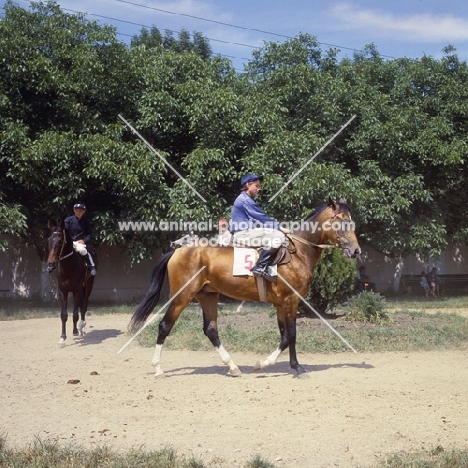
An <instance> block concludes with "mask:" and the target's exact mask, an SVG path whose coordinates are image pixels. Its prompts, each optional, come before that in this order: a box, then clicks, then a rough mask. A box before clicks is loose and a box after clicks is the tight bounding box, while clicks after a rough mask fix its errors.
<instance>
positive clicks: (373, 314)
mask: <svg viewBox="0 0 468 468" xmlns="http://www.w3.org/2000/svg"><path fill="white" fill-rule="evenodd" d="M345 318H346V320H351V321H356V322H372V323H383V322H389V321H390V313H389V311H388V309H387V302H386V300H385V298H384V297H383V296H381V295H380V294H378V293H373V292H372V291H363V292H362V293H361V294H358V295H357V296H354V297H352V298H351V299H350V300H349V301H348V306H347V308H346V312H345Z"/></svg>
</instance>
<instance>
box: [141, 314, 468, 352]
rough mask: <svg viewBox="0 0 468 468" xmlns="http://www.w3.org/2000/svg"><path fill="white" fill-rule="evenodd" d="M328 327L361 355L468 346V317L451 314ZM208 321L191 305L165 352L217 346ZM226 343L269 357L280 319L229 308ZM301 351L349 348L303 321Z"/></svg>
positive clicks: (151, 340)
mask: <svg viewBox="0 0 468 468" xmlns="http://www.w3.org/2000/svg"><path fill="white" fill-rule="evenodd" d="M329 323H330V324H331V325H332V326H333V327H334V328H335V329H336V330H337V331H338V332H339V333H340V334H341V335H342V336H343V337H344V338H345V339H346V340H347V341H348V342H349V343H351V345H352V346H353V347H354V348H355V349H356V350H357V351H370V352H385V351H415V350H418V351H419V350H421V351H422V350H428V351H429V350H434V349H446V348H457V347H462V346H466V345H468V319H467V318H465V317H463V316H461V315H459V314H456V313H448V312H439V313H435V314H428V313H425V312H423V311H400V312H395V313H393V314H392V315H391V319H390V320H389V321H383V322H381V323H372V322H349V321H347V320H344V319H343V318H342V317H340V318H335V319H332V320H329ZM202 326H203V320H202V316H201V313H200V312H199V311H198V308H197V307H192V306H191V307H188V308H187V309H186V310H185V311H184V312H183V313H182V315H181V316H180V318H179V320H178V321H177V322H176V324H175V325H174V328H173V329H172V331H171V334H170V335H169V337H168V338H167V340H166V343H165V346H166V349H188V350H191V351H209V350H211V349H212V345H211V343H210V342H209V340H208V339H207V338H206V337H205V335H204V334H203V331H202ZM157 334H158V322H157V321H156V322H155V323H153V324H151V325H150V326H149V327H147V328H146V329H145V330H144V331H143V332H142V333H141V335H140V337H139V342H140V344H141V345H142V346H146V347H153V346H154V344H155V343H156V338H157ZM219 334H220V338H221V341H222V343H223V345H224V346H225V347H226V348H227V349H229V350H230V351H236V352H251V353H254V354H265V353H270V352H271V350H273V349H275V348H276V347H277V346H278V343H279V338H280V336H279V331H278V327H277V325H276V318H275V317H274V316H272V315H271V314H270V308H269V307H266V306H264V307H261V308H258V309H253V308H250V313H249V314H244V315H239V314H236V313H235V312H234V311H231V312H229V311H227V310H224V312H223V315H222V316H221V317H220V321H219ZM297 350H298V352H302V353H331V352H345V351H348V348H347V346H346V345H345V344H344V343H343V342H342V341H341V340H340V339H339V338H338V337H337V336H336V335H335V334H334V333H332V332H331V331H330V330H329V329H328V327H326V326H325V325H324V324H323V323H322V322H321V321H320V320H318V319H301V320H299V322H298V330H297Z"/></svg>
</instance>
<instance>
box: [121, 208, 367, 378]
mask: <svg viewBox="0 0 468 468" xmlns="http://www.w3.org/2000/svg"><path fill="white" fill-rule="evenodd" d="M298 224H300V228H299V229H298V230H295V231H294V232H293V235H292V238H293V240H294V245H295V248H296V251H295V253H293V254H292V255H291V261H290V262H289V263H286V264H283V265H279V266H278V281H277V283H271V282H265V283H266V284H265V288H266V299H267V302H270V303H271V304H273V305H274V306H275V308H276V313H277V320H278V326H279V331H280V335H281V339H280V343H279V346H278V348H277V349H276V350H275V351H274V352H273V353H272V354H271V355H270V356H268V357H267V358H266V359H265V360H264V361H260V362H257V364H256V365H255V367H254V369H255V370H260V369H263V368H265V367H266V366H269V365H271V364H274V363H275V362H276V360H277V359H278V356H279V355H280V354H281V353H282V352H283V351H284V350H285V349H286V348H287V347H289V363H290V365H291V368H292V369H294V370H295V371H296V372H297V375H298V376H301V375H302V374H304V373H305V372H306V371H305V369H304V368H303V367H302V366H301V365H300V364H299V362H298V360H297V356H296V315H297V308H298V305H299V301H300V300H301V299H300V297H299V296H302V297H305V296H306V295H307V292H308V290H309V286H310V283H311V281H312V274H313V270H314V268H315V265H316V264H317V262H318V261H319V259H320V256H321V253H322V248H324V247H332V246H331V245H325V244H326V243H327V242H331V243H332V244H333V245H334V246H336V247H338V248H340V249H341V250H342V251H343V254H344V255H345V257H347V258H354V257H356V256H357V255H359V254H360V252H361V249H360V247H359V243H358V241H357V238H356V235H355V233H354V229H353V226H354V223H353V222H352V220H351V214H350V210H349V207H348V206H347V205H346V204H345V203H341V202H340V203H335V202H333V201H332V200H329V203H328V205H324V206H322V207H320V208H318V209H317V210H315V212H314V213H312V214H311V215H310V216H309V217H308V218H306V219H305V220H304V221H302V222H301V223H298ZM233 256H234V253H233V248H232V247H197V246H184V247H181V248H178V249H176V250H174V251H172V252H168V253H166V254H165V255H163V256H162V257H161V258H160V259H159V260H158V262H157V263H156V264H155V266H154V268H153V273H152V279H151V284H150V288H149V291H148V292H147V294H146V296H145V298H144V299H143V300H142V302H141V303H140V304H139V306H138V307H137V309H136V310H135V312H134V314H133V316H132V318H131V320H130V324H129V328H130V330H136V329H138V328H140V327H141V326H142V325H143V323H144V321H145V320H146V319H147V317H148V316H149V315H150V313H151V311H152V310H153V309H154V307H155V306H156V304H157V303H158V301H159V298H160V293H161V289H162V287H163V283H164V281H165V279H167V280H168V281H169V290H170V297H171V298H172V300H171V302H170V305H169V308H168V310H167V312H166V314H165V315H164V317H163V318H162V320H161V322H160V323H159V334H158V338H157V342H156V349H155V353H154V358H153V366H154V367H155V370H156V373H155V376H156V377H158V376H163V375H164V372H163V370H162V369H161V352H162V347H163V344H164V341H165V340H166V338H167V336H168V335H169V333H170V331H171V329H172V327H173V326H174V323H175V322H176V320H177V319H178V318H179V315H180V314H181V312H182V311H183V310H184V309H185V307H187V305H188V304H189V303H190V301H191V300H192V299H193V298H196V299H197V301H198V302H199V304H200V305H201V307H202V309H203V331H204V333H205V335H206V336H207V337H208V338H209V340H210V341H211V343H212V344H213V346H214V347H215V348H216V350H217V351H218V353H219V355H220V357H221V360H222V361H223V363H224V364H227V365H228V366H229V372H228V373H229V374H230V375H233V376H238V375H241V372H240V370H239V368H238V367H237V366H236V365H235V364H234V362H233V361H232V359H231V358H230V356H229V354H228V353H227V351H226V350H225V349H224V347H223V345H222V344H221V341H220V339H219V336H218V326H217V317H218V307H217V305H218V295H219V294H224V295H225V296H228V297H232V298H233V299H238V300H246V301H259V292H258V289H257V283H256V280H255V278H253V277H251V276H236V277H235V276H233V275H232V268H233ZM166 273H167V275H166ZM302 376H304V375H302Z"/></svg>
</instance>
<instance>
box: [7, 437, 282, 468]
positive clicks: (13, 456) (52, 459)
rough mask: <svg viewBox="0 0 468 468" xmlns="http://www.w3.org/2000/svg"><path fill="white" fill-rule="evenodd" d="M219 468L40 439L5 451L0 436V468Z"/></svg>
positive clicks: (261, 463) (254, 463)
mask: <svg viewBox="0 0 468 468" xmlns="http://www.w3.org/2000/svg"><path fill="white" fill-rule="evenodd" d="M208 466H209V467H210V468H222V467H223V466H226V464H225V462H224V460H222V459H220V458H218V457H216V456H215V457H214V458H213V460H210V461H209V462H208V464H205V462H203V461H202V460H201V459H198V458H196V457H194V456H190V457H185V456H183V455H180V454H178V453H177V452H176V451H175V450H174V449H173V448H171V447H166V448H163V449H161V450H157V451H147V452H146V451H143V450H131V451H129V452H127V453H124V454H122V453H118V452H117V451H115V450H113V449H111V448H109V447H98V448H95V449H90V450H88V449H84V448H81V447H77V446H74V445H66V446H63V445H59V444H58V443H56V442H44V441H41V440H39V439H36V441H35V442H34V443H33V444H32V445H29V446H26V447H25V448H23V449H16V450H12V449H9V448H7V446H6V443H5V439H4V438H2V437H0V468H10V467H15V468H129V467H139V468H208ZM245 468H274V465H273V464H271V463H270V462H268V461H267V460H265V459H263V458H262V457H261V456H260V455H256V456H255V457H254V458H253V459H252V460H250V461H248V462H247V463H246V465H245Z"/></svg>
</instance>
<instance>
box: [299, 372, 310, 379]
mask: <svg viewBox="0 0 468 468" xmlns="http://www.w3.org/2000/svg"><path fill="white" fill-rule="evenodd" d="M297 378H298V379H302V380H307V379H308V378H310V376H309V374H308V373H307V372H302V373H300V374H297Z"/></svg>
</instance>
